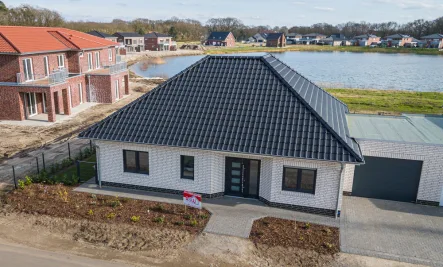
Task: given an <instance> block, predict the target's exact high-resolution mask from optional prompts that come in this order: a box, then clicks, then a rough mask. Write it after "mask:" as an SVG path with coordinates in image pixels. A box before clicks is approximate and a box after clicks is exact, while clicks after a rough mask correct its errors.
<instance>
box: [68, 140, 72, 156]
mask: <svg viewBox="0 0 443 267" xmlns="http://www.w3.org/2000/svg"><path fill="white" fill-rule="evenodd" d="M68 155H69V159H71V146H70V145H69V142H68ZM71 160H72V159H71Z"/></svg>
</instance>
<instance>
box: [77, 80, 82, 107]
mask: <svg viewBox="0 0 443 267" xmlns="http://www.w3.org/2000/svg"><path fill="white" fill-rule="evenodd" d="M78 98H79V100H80V104H82V103H83V86H82V84H81V83H79V84H78Z"/></svg>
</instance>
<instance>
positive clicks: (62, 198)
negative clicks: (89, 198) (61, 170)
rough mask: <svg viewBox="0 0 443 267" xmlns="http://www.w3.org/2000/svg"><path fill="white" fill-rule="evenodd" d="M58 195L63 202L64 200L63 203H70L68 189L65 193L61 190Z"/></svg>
mask: <svg viewBox="0 0 443 267" xmlns="http://www.w3.org/2000/svg"><path fill="white" fill-rule="evenodd" d="M57 194H58V195H59V197H60V198H61V200H62V201H63V202H65V203H67V202H68V191H66V189H63V191H62V190H59V191H58V192H57Z"/></svg>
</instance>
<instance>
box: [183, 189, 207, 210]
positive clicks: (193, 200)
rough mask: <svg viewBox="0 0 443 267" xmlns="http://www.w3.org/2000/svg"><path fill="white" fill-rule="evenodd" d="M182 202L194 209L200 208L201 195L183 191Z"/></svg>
mask: <svg viewBox="0 0 443 267" xmlns="http://www.w3.org/2000/svg"><path fill="white" fill-rule="evenodd" d="M183 204H185V205H186V206H189V207H193V208H196V209H201V208H202V196H201V195H199V194H195V193H192V192H188V191H184V192H183Z"/></svg>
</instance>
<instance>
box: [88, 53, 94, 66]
mask: <svg viewBox="0 0 443 267" xmlns="http://www.w3.org/2000/svg"><path fill="white" fill-rule="evenodd" d="M92 68H93V66H92V53H88V70H92Z"/></svg>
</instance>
